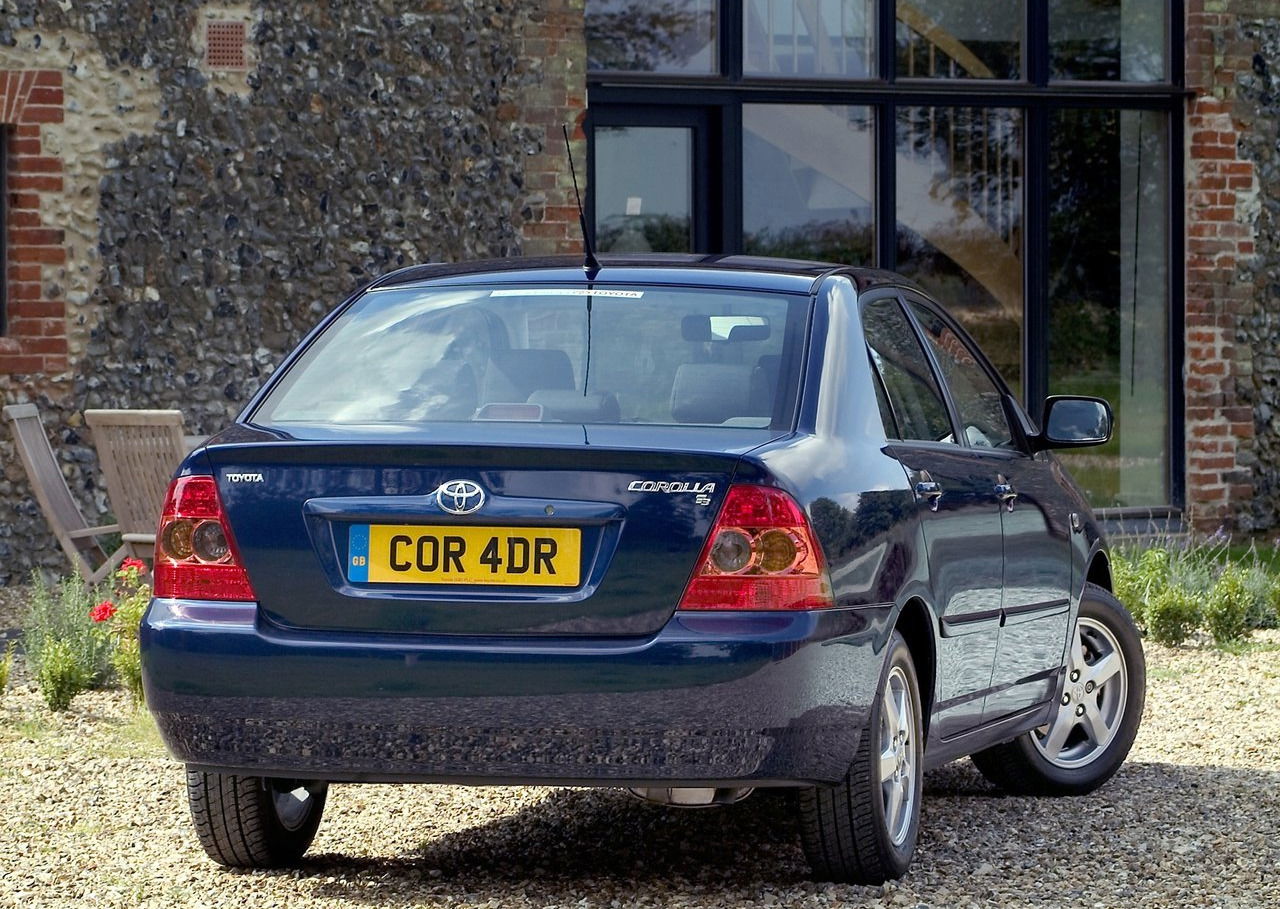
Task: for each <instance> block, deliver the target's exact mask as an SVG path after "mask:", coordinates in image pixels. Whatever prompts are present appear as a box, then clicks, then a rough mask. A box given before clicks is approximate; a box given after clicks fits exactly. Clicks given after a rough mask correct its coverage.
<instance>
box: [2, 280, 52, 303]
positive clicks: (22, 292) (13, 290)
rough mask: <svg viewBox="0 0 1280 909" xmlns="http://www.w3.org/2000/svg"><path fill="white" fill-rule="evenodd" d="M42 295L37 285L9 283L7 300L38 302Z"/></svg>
mask: <svg viewBox="0 0 1280 909" xmlns="http://www.w3.org/2000/svg"><path fill="white" fill-rule="evenodd" d="M43 296H44V294H43V293H42V292H41V290H40V285H39V284H37V283H28V282H24V283H17V282H14V281H10V282H9V299H10V300H39V299H40V298H41V297H43Z"/></svg>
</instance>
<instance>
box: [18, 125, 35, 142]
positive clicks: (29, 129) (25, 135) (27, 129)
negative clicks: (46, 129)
mask: <svg viewBox="0 0 1280 909" xmlns="http://www.w3.org/2000/svg"><path fill="white" fill-rule="evenodd" d="M13 134H14V135H15V136H17V137H18V138H19V139H39V138H40V126H39V125H38V124H30V125H18V126H15V127H14V128H13Z"/></svg>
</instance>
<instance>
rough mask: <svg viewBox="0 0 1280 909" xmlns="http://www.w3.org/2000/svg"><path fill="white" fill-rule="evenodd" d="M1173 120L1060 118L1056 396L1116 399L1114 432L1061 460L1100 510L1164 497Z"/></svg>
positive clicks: (1100, 115) (1056, 144) (1053, 277)
mask: <svg viewBox="0 0 1280 909" xmlns="http://www.w3.org/2000/svg"><path fill="white" fill-rule="evenodd" d="M1167 161H1168V132H1167V119H1166V115H1165V114H1163V113H1156V112H1150V111H1115V110H1064V111H1059V112H1058V113H1056V114H1055V115H1054V118H1053V139H1052V146H1051V149H1050V161H1049V174H1050V190H1049V293H1050V298H1049V307H1050V308H1049V319H1050V322H1049V351H1048V353H1049V391H1050V393H1051V394H1089V395H1099V396H1101V397H1104V398H1106V399H1107V400H1108V401H1110V402H1111V406H1112V408H1113V409H1114V410H1115V415H1116V428H1115V436H1114V438H1113V439H1112V441H1111V442H1110V443H1108V444H1107V445H1106V446H1104V447H1102V448H1091V449H1088V450H1087V451H1083V452H1080V453H1076V454H1073V453H1070V452H1064V453H1063V460H1064V461H1065V462H1066V463H1067V464H1068V465H1069V466H1070V468H1071V471H1072V474H1073V475H1074V476H1075V478H1076V480H1077V481H1078V482H1079V483H1080V484H1081V485H1082V486H1083V487H1084V488H1085V490H1086V491H1087V492H1088V494H1089V498H1090V501H1092V502H1093V503H1094V504H1095V505H1100V506H1117V505H1158V504H1163V503H1164V502H1166V501H1167V499H1168V488H1167V485H1166V478H1167V476H1168V462H1167V459H1168V454H1169V452H1168V447H1167V439H1168V431H1169V422H1168V420H1169V416H1168V414H1169V407H1168V387H1169V382H1170V371H1169V361H1168V338H1169V326H1168V303H1167V300H1168V293H1169V290H1168V288H1169V262H1168V234H1167V232H1166V231H1167V222H1166V219H1165V213H1166V211H1167V210H1168V204H1169V198H1168V193H1169V171H1168V164H1167Z"/></svg>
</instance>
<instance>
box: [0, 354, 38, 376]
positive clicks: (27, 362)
mask: <svg viewBox="0 0 1280 909" xmlns="http://www.w3.org/2000/svg"><path fill="white" fill-rule="evenodd" d="M43 371H44V358H43V357H40V356H32V355H26V354H16V355H15V354H0V373H32V372H43Z"/></svg>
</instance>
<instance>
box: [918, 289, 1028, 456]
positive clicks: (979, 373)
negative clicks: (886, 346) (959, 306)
mask: <svg viewBox="0 0 1280 909" xmlns="http://www.w3.org/2000/svg"><path fill="white" fill-rule="evenodd" d="M908 305H909V306H910V307H911V311H912V313H914V314H915V317H916V320H917V321H918V322H919V323H920V327H921V328H922V329H924V337H925V340H926V341H928V343H929V346H930V347H931V348H932V349H933V355H934V357H935V358H936V359H937V361H938V368H939V369H941V370H942V376H943V378H944V379H945V381H946V383H947V387H948V388H950V389H951V399H952V400H953V401H955V404H956V410H957V411H958V412H959V414H960V422H961V423H962V424H963V425H964V433H965V438H966V439H968V442H969V444H970V445H972V446H973V447H974V448H1009V447H1011V446H1012V445H1013V431H1012V430H1011V429H1010V428H1009V420H1008V419H1007V418H1006V417H1005V412H1004V401H1003V397H1004V396H1003V395H1002V394H1001V392H1000V389H999V388H998V387H997V386H996V383H995V382H993V381H991V377H990V376H988V375H987V373H986V370H984V369H983V368H982V366H981V365H980V364H979V363H978V358H977V355H976V354H975V353H974V352H973V350H972V349H971V348H970V347H969V345H968V344H966V343H965V342H964V341H963V340H962V339H961V337H960V336H959V335H958V334H956V332H955V331H954V330H953V329H952V328H951V326H950V325H948V324H947V323H946V321H945V320H944V319H943V318H942V317H941V316H939V315H938V314H937V313H935V312H934V311H933V310H931V309H929V308H928V307H926V306H922V305H920V304H919V303H917V302H916V301H914V300H911V301H909V303H908Z"/></svg>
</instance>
